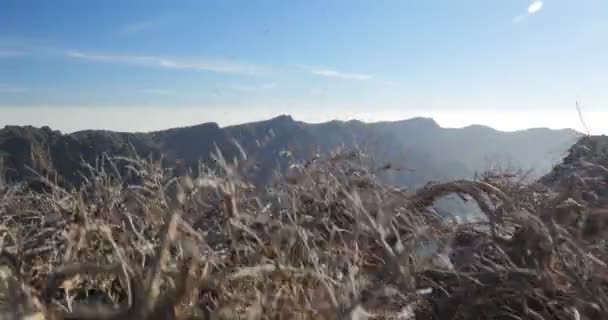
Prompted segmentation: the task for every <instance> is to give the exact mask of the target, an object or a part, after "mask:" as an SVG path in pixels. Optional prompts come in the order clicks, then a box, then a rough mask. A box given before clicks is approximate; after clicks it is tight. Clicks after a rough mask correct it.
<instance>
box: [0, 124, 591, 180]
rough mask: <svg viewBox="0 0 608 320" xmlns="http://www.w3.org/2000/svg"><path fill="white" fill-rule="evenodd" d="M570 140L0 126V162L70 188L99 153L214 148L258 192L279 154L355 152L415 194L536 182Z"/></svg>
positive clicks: (557, 135)
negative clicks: (481, 178) (485, 181)
mask: <svg viewBox="0 0 608 320" xmlns="http://www.w3.org/2000/svg"><path fill="white" fill-rule="evenodd" d="M579 137H580V134H579V133H578V132H576V131H574V130H570V129H565V130H551V129H542V128H538V129H529V130H523V131H515V132H501V131H497V130H494V129H492V128H489V127H485V126H480V125H474V126H469V127H465V128H459V129H452V128H442V127H440V126H439V125H438V124H437V123H436V122H435V121H434V120H432V119H429V118H412V119H408V120H401V121H394V122H376V123H364V122H361V121H347V122H343V121H331V122H326V123H320V124H309V123H304V122H300V121H296V120H294V119H292V118H291V117H290V116H286V115H283V116H279V117H276V118H272V119H269V120H266V121H260V122H253V123H246V124H241V125H235V126H228V127H223V128H222V127H220V126H219V125H217V124H216V123H204V124H200V125H196V126H191V127H184V128H174V129H169V130H162V131H155V132H149V133H126V132H112V131H99V130H90V131H80V132H75V133H72V134H62V133H61V132H59V131H54V130H52V129H51V128H48V127H43V128H34V127H18V126H7V127H5V128H4V129H2V130H0V158H2V162H3V165H4V167H5V170H6V173H5V178H6V179H8V180H11V181H19V180H24V179H29V178H32V177H33V175H32V173H31V172H30V170H28V169H27V167H31V168H34V169H36V170H38V171H40V172H43V173H46V172H49V170H50V169H51V168H53V169H54V170H56V172H57V173H58V176H59V180H60V182H61V183H63V184H65V185H68V186H70V185H71V186H75V185H78V184H79V181H80V176H79V174H78V172H79V171H82V169H83V167H82V160H84V161H86V162H89V163H95V159H96V158H97V157H98V156H99V155H101V154H102V153H108V154H111V155H127V154H129V152H130V150H131V147H130V146H129V144H130V145H132V146H133V147H134V148H135V150H137V152H138V153H139V154H140V155H150V154H153V155H156V156H158V155H160V154H163V155H165V156H166V158H167V160H168V161H169V163H171V162H172V161H174V160H177V159H181V160H183V161H185V162H186V163H187V164H188V165H190V166H196V164H197V163H198V161H199V160H202V161H204V162H210V161H211V158H210V155H211V153H212V152H214V151H215V145H217V146H218V148H219V149H220V150H221V151H222V153H223V154H224V156H225V157H226V158H227V159H232V158H233V157H237V156H239V154H240V152H241V151H240V150H239V147H238V146H237V145H236V144H235V143H234V141H238V144H239V145H240V146H241V147H242V148H243V149H244V151H245V152H246V154H247V155H248V157H249V159H252V160H253V161H255V163H256V166H255V167H256V169H255V170H252V172H251V177H252V179H253V180H254V181H255V182H258V183H261V184H263V183H265V182H268V181H269V179H270V177H271V176H272V173H273V172H274V171H275V169H281V168H283V169H284V168H285V165H286V159H284V158H281V157H280V156H279V154H280V153H281V152H282V151H290V153H291V154H292V155H293V157H295V158H297V159H310V158H311V157H313V156H314V155H315V154H317V153H320V152H326V151H328V150H330V149H332V148H334V147H336V146H340V145H344V146H345V147H346V148H355V147H357V148H360V149H362V150H363V151H365V152H366V153H368V154H370V156H371V158H372V159H373V160H374V161H375V163H376V164H377V165H378V166H382V165H385V164H387V163H391V165H392V166H393V167H396V168H400V169H401V170H398V171H388V172H386V173H384V174H383V176H382V178H384V179H386V180H387V181H389V182H391V183H395V184H398V185H402V186H407V187H417V186H420V185H422V184H424V183H426V182H429V181H433V180H447V179H454V178H467V177H472V176H473V175H474V174H475V172H479V171H483V170H487V169H501V168H502V169H505V168H506V167H509V168H511V169H514V168H519V169H523V170H528V169H532V170H533V172H534V174H535V175H536V176H539V175H541V174H545V173H547V172H548V171H549V170H550V169H551V167H552V166H553V165H555V164H557V163H558V162H559V161H560V160H561V158H562V157H563V155H564V153H565V152H566V151H567V150H568V148H569V147H571V146H572V145H573V144H574V143H575V142H576V140H577V139H578V138H579Z"/></svg>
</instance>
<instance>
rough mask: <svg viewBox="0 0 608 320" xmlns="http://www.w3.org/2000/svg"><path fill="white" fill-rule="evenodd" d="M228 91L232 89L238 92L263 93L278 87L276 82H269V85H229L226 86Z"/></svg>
mask: <svg viewBox="0 0 608 320" xmlns="http://www.w3.org/2000/svg"><path fill="white" fill-rule="evenodd" d="M225 87H226V88H227V89H231V90H236V91H248V92H255V91H263V90H270V89H274V88H276V87H277V84H276V83H274V82H269V83H262V84H253V85H250V84H231V85H227V86H225Z"/></svg>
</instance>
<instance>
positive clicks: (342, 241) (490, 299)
mask: <svg viewBox="0 0 608 320" xmlns="http://www.w3.org/2000/svg"><path fill="white" fill-rule="evenodd" d="M214 159H215V160H216V163H217V164H218V166H217V168H215V169H213V170H212V169H210V168H208V167H205V166H203V165H200V167H199V168H198V169H199V170H198V174H197V175H196V176H191V175H190V174H189V172H188V170H177V171H171V170H167V169H164V168H163V167H162V166H161V164H160V163H161V162H158V161H151V160H146V159H140V158H137V157H135V158H133V159H128V158H112V157H108V156H104V157H102V159H101V161H100V162H99V163H98V164H96V165H95V166H88V167H87V168H88V169H87V171H88V173H87V174H85V175H84V178H85V179H86V183H85V184H84V185H83V187H82V188H80V189H79V190H74V191H68V190H64V189H62V188H61V187H59V186H58V185H56V184H55V183H53V182H52V181H49V180H48V179H45V178H44V177H40V179H41V181H42V182H43V183H44V184H45V185H46V186H47V191H48V192H45V193H35V192H32V191H30V190H28V189H27V188H25V187H23V186H19V185H13V186H6V187H4V188H3V189H2V192H1V194H0V199H1V200H0V222H1V225H0V248H1V250H2V256H1V259H0V272H1V275H2V280H1V281H0V302H1V303H0V304H1V305H2V310H1V311H2V312H3V313H4V314H5V315H6V317H5V318H11V317H12V318H11V319H34V318H36V317H38V318H39V319H367V318H373V319H547V320H548V319H606V315H607V314H608V296H607V294H606V290H608V268H606V263H608V255H607V251H606V249H607V248H606V244H605V240H606V239H605V238H601V237H597V236H593V237H591V236H590V235H588V234H585V233H584V232H582V231H584V230H583V229H584V228H583V227H584V224H579V225H572V224H564V223H562V222H561V221H556V219H554V218H553V217H554V216H553V214H554V213H556V212H561V215H565V216H572V215H578V214H579V213H577V212H580V211H584V210H585V209H584V206H583V205H581V204H579V203H576V200H573V199H571V198H572V192H574V190H573V189H575V188H572V187H570V188H564V189H563V190H560V192H559V193H557V194H552V193H550V192H548V191H547V190H544V189H542V188H539V187H538V186H534V185H525V184H523V183H522V182H521V181H519V180H517V179H516V177H512V176H500V177H498V176H490V175H485V176H483V177H481V178H480V179H479V180H476V181H454V182H450V183H441V184H439V183H438V184H430V185H428V186H426V187H425V188H422V189H420V190H417V191H415V192H410V191H407V190H403V189H398V188H394V187H391V186H387V185H384V184H382V183H381V182H379V181H378V180H377V179H376V178H375V175H374V172H373V171H372V170H368V169H366V166H365V163H366V157H365V155H363V154H361V153H360V152H345V151H344V150H339V151H337V152H334V153H330V154H328V155H325V156H316V157H314V158H313V159H310V160H308V161H305V162H298V161H295V160H294V161H292V163H291V165H290V167H289V170H288V172H287V173H286V174H285V175H284V176H280V175H279V176H278V177H277V180H276V183H275V184H273V185H270V186H268V187H267V188H266V189H265V190H259V189H255V188H253V187H252V186H251V185H250V184H248V182H247V181H246V180H245V179H244V178H243V177H244V176H245V173H246V172H247V170H249V169H250V167H249V166H250V165H251V163H252V162H251V161H250V160H249V159H246V155H244V154H243V159H239V160H238V161H237V160H234V161H228V160H226V159H224V158H223V156H222V155H221V153H220V152H219V151H218V152H217V153H216V154H215V155H214ZM387 169H388V166H387ZM588 178H593V177H588ZM449 194H457V195H459V196H462V197H463V198H465V199H468V200H471V201H475V202H476V203H477V204H478V205H479V208H480V209H481V210H482V211H483V212H484V213H485V214H486V215H487V217H488V219H487V221H485V222H476V223H461V224H456V223H454V222H453V221H452V220H450V219H448V218H446V217H442V216H439V215H437V214H436V213H435V212H434V210H432V205H433V202H434V201H435V200H436V199H438V198H440V197H443V196H445V195H449ZM575 203H576V204H578V205H575ZM560 210H561V211H560ZM577 221H578V220H577ZM15 292H19V294H14V293H15Z"/></svg>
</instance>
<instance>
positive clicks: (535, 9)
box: [512, 0, 544, 24]
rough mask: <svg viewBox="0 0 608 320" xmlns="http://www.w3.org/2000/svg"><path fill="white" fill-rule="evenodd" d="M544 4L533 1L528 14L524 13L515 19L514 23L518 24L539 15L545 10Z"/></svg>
mask: <svg viewBox="0 0 608 320" xmlns="http://www.w3.org/2000/svg"><path fill="white" fill-rule="evenodd" d="M543 6H544V3H543V2H542V1H541V0H531V2H530V5H529V6H528V12H526V13H522V14H520V15H518V16H516V17H514V18H513V20H512V22H513V23H514V24H518V23H520V22H522V21H523V20H524V19H526V18H527V17H530V16H532V15H535V14H537V13H538V12H539V11H541V10H542V9H543Z"/></svg>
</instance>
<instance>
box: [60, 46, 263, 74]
mask: <svg viewBox="0 0 608 320" xmlns="http://www.w3.org/2000/svg"><path fill="white" fill-rule="evenodd" d="M65 56H67V57H69V58H74V59H81V60H87V61H93V62H106V63H120V64H129V65H137V66H142V67H156V68H163V69H181V70H198V71H209V72H215V73H234V74H248V75H255V74H261V73H265V72H266V70H265V69H264V68H262V67H259V66H256V65H251V64H244V63H238V62H232V61H225V60H206V59H176V58H165V57H157V56H146V55H117V54H96V53H85V52H82V51H78V50H69V51H66V52H65Z"/></svg>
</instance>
